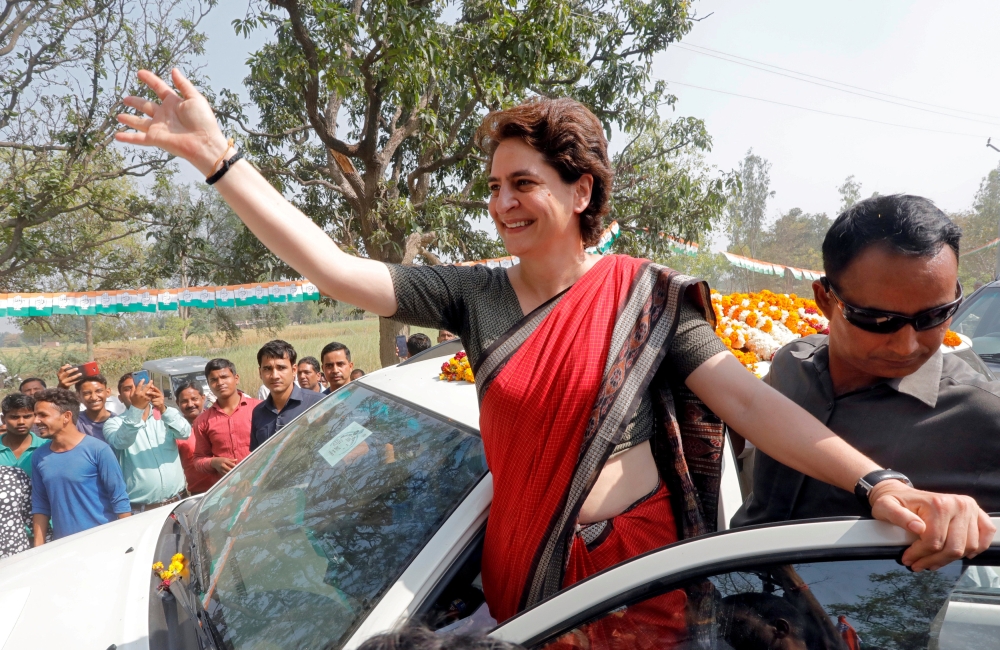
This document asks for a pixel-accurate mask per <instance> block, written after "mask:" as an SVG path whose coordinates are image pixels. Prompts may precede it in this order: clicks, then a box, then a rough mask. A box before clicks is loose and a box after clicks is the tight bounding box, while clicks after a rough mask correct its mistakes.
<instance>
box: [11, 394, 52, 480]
mask: <svg viewBox="0 0 1000 650" xmlns="http://www.w3.org/2000/svg"><path fill="white" fill-rule="evenodd" d="M0 411H2V412H3V416H2V417H3V422H4V424H5V425H6V426H7V431H6V433H4V434H3V436H0V466H6V467H18V468H20V469H22V470H24V473H25V474H27V475H28V478H31V455H32V453H34V451H35V450H36V449H38V448H39V447H41V446H42V445H43V444H45V440H44V439H43V438H42V437H41V436H39V435H36V434H35V433H34V432H33V431H32V430H31V428H32V427H33V426H34V425H35V400H34V399H32V398H31V397H30V396H29V395H24V394H22V393H11V394H10V395H8V396H7V397H5V398H3V402H0Z"/></svg>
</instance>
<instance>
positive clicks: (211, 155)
mask: <svg viewBox="0 0 1000 650" xmlns="http://www.w3.org/2000/svg"><path fill="white" fill-rule="evenodd" d="M231 149H232V147H231V145H230V141H229V140H227V139H226V137H225V136H224V135H222V133H221V132H216V133H215V134H214V135H212V136H209V137H208V138H207V139H206V142H205V145H204V146H203V147H202V148H201V151H199V152H198V153H197V154H196V155H195V156H193V157H192V158H191V159H189V162H190V163H191V164H192V165H194V166H195V167H196V168H197V169H198V171H199V172H201V175H202V176H204V177H205V178H208V177H209V176H211V175H212V174H214V173H215V172H216V171H218V168H219V165H220V164H221V161H222V160H225V157H226V155H227V154H231V153H232V151H231Z"/></svg>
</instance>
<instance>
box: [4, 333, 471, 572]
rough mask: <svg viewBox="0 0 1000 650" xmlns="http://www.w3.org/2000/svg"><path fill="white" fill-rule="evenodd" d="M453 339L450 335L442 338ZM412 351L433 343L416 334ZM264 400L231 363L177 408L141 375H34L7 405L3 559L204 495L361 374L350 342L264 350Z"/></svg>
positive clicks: (192, 389) (218, 364)
mask: <svg viewBox="0 0 1000 650" xmlns="http://www.w3.org/2000/svg"><path fill="white" fill-rule="evenodd" d="M449 337H451V338H453V337H452V336H451V335H449V334H448V333H442V334H441V335H440V336H439V340H447V338H449ZM410 340H411V341H413V342H414V347H413V348H412V350H413V353H414V354H415V353H416V352H417V351H419V350H422V349H426V348H428V347H430V339H429V337H427V336H426V335H424V334H414V335H413V336H411V337H410ZM257 364H258V372H259V373H260V380H261V383H262V387H261V392H260V394H259V395H258V397H253V396H251V395H248V394H246V393H245V392H243V391H242V390H240V387H239V386H240V376H239V373H238V372H237V370H236V365H235V364H234V363H233V362H232V361H230V360H229V359H224V358H217V359H212V360H211V361H209V362H208V363H207V364H206V366H205V378H206V380H207V383H208V389H209V392H210V394H208V395H206V393H205V390H204V388H203V386H202V384H201V383H197V382H191V383H186V384H184V385H182V386H179V387H177V388H176V390H175V395H174V400H173V404H168V403H167V400H166V398H165V396H164V394H163V391H162V390H160V389H159V388H158V387H157V386H156V385H155V384H154V383H153V382H151V381H149V380H148V379H147V378H145V376H142V375H140V377H139V381H138V383H137V382H136V375H137V374H138V373H131V372H129V373H126V374H124V375H122V376H121V377H120V378H119V379H118V382H117V384H116V390H117V395H118V399H119V400H120V402H121V404H122V406H123V407H124V410H123V411H122V412H121V413H117V414H116V413H113V412H112V411H111V410H109V408H108V405H109V404H110V403H111V401H112V400H111V398H112V392H111V389H110V387H109V385H108V380H107V378H106V377H104V376H103V375H100V374H94V375H84V374H83V373H82V371H81V369H80V367H79V366H74V365H70V364H66V365H64V366H63V367H62V368H60V369H59V370H58V373H57V376H58V382H59V383H58V386H56V387H54V388H50V387H48V385H47V384H46V382H45V381H44V380H43V379H41V378H37V377H31V378H28V379H25V380H24V381H22V382H21V384H20V386H19V390H18V392H16V393H11V394H10V395H7V396H6V397H5V398H4V399H3V401H2V403H0V421H2V425H3V429H2V435H0V491H3V492H4V493H5V494H6V497H5V498H4V499H2V500H0V558H4V557H7V556H10V555H13V554H16V553H19V552H21V551H24V550H27V549H28V548H31V547H33V546H40V545H42V544H44V543H46V542H47V541H51V540H56V539H60V538H62V537H66V536H67V535H72V534H73V533H77V532H80V531H84V530H88V529H90V528H93V527H95V526H99V525H101V524H105V523H108V522H111V521H114V520H116V519H122V518H124V517H128V516H131V515H134V514H139V513H141V512H145V511H147V510H151V509H153V508H159V507H161V506H165V505H168V504H171V503H175V502H177V501H179V500H181V499H182V498H185V497H186V496H188V495H192V494H201V493H202V492H205V491H206V490H208V489H209V488H211V487H212V486H213V485H215V484H216V483H217V482H218V481H219V479H221V478H222V477H223V476H225V475H226V474H227V473H228V472H229V471H231V470H232V469H233V468H234V467H235V466H236V464H237V463H239V462H240V461H241V460H243V459H244V458H246V457H247V456H248V455H249V454H250V453H252V452H253V451H254V450H255V449H257V448H258V447H259V446H260V445H262V444H263V443H264V442H265V441H266V440H267V439H268V438H270V437H272V436H274V435H275V434H276V433H277V432H278V431H279V430H281V428H282V427H283V426H284V425H286V424H288V423H289V422H291V421H292V420H293V419H295V418H296V417H297V416H298V415H299V414H300V413H302V412H303V411H305V410H306V409H308V408H309V407H310V406H312V405H313V404H315V403H316V402H318V401H320V400H321V399H323V397H324V395H327V394H329V393H331V392H333V391H335V390H337V389H339V388H341V387H343V386H344V385H346V384H347V383H349V382H351V381H354V380H356V379H358V378H359V377H361V376H363V375H364V370H362V369H360V368H355V367H354V363H353V362H352V360H351V351H350V349H349V348H348V347H347V346H346V345H344V344H343V343H339V342H336V341H334V342H331V343H329V344H328V345H326V346H325V347H324V348H323V349H322V351H321V352H320V354H319V359H317V358H316V357H312V356H307V357H304V358H302V359H299V358H298V353H297V352H296V350H295V348H294V347H293V346H292V345H291V344H289V343H287V342H286V341H282V340H273V341H269V342H267V343H265V344H264V345H263V346H262V347H261V348H260V350H259V351H258V352H257Z"/></svg>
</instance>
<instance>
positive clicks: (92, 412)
mask: <svg viewBox="0 0 1000 650" xmlns="http://www.w3.org/2000/svg"><path fill="white" fill-rule="evenodd" d="M76 394H77V395H78V396H79V397H80V401H81V402H83V407H84V410H83V411H82V412H81V413H80V418H79V419H78V420H77V422H76V428H77V429H79V430H80V431H81V432H82V433H85V434H86V435H88V436H92V437H94V438H97V439H98V440H100V441H101V442H106V441H105V440H104V424H105V423H106V422H107V421H108V419H109V418H110V417H111V411H109V410H108V408H107V399H108V396H109V394H110V391H108V380H107V379H105V378H104V375H93V376H90V377H83V378H82V379H80V381H78V382H77V383H76Z"/></svg>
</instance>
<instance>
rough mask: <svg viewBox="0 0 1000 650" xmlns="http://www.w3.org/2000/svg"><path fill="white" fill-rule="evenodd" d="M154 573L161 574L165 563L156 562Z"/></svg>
mask: <svg viewBox="0 0 1000 650" xmlns="http://www.w3.org/2000/svg"><path fill="white" fill-rule="evenodd" d="M153 571H156V572H159V571H163V562H156V563H154V564H153Z"/></svg>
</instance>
